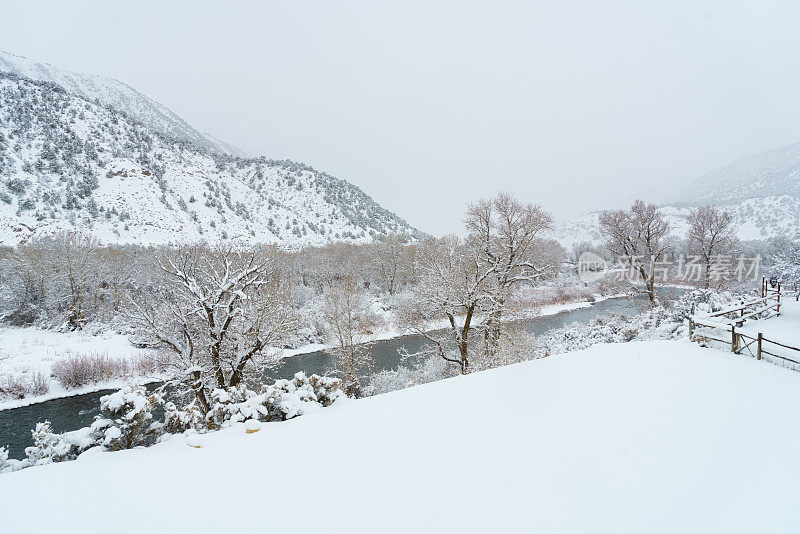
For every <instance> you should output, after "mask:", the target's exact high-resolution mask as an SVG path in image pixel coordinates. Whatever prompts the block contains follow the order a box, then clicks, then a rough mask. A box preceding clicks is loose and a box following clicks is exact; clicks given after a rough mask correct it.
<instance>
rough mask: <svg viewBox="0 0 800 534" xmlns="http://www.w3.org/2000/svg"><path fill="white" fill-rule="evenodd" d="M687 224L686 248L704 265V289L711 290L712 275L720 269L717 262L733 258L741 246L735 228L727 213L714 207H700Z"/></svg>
mask: <svg viewBox="0 0 800 534" xmlns="http://www.w3.org/2000/svg"><path fill="white" fill-rule="evenodd" d="M686 222H688V223H689V231H688V233H687V234H686V245H687V247H686V248H687V250H688V251H689V253H690V254H693V255H696V256H698V257H699V258H700V261H702V264H703V267H704V276H703V287H705V288H708V287H709V283H710V281H711V279H712V276H713V274H712V273H713V272H714V270H715V269H719V268H720V265H721V262H719V260H718V259H717V258H719V257H721V256H724V255H730V254H733V252H734V251H735V250H736V247H737V245H738V239H737V238H736V225H735V224H734V221H733V217H732V216H731V215H730V214H729V213H728V212H725V211H722V210H720V209H717V208H715V207H714V206H700V207H698V208H695V209H693V210H692V211H691V212H690V213H689V216H688V217H687V218H686ZM715 263H716V264H717V265H715Z"/></svg>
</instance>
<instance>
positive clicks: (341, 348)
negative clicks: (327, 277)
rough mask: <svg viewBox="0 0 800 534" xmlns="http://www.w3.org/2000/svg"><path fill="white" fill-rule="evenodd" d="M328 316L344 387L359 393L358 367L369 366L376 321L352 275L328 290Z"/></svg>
mask: <svg viewBox="0 0 800 534" xmlns="http://www.w3.org/2000/svg"><path fill="white" fill-rule="evenodd" d="M325 320H326V322H327V325H328V330H329V332H330V335H331V338H332V341H333V344H332V347H331V348H330V350H331V352H333V354H334V356H335V357H336V360H337V363H338V367H339V371H341V373H342V388H343V389H344V392H345V394H347V395H348V396H350V397H356V398H357V397H360V396H361V386H360V384H359V370H363V369H369V367H370V359H369V349H370V343H368V334H369V333H370V332H371V330H372V327H373V324H374V321H373V320H372V317H371V314H370V312H369V309H368V308H367V306H366V305H365V303H364V294H363V292H362V291H361V290H360V289H359V287H358V283H357V282H356V281H355V279H354V278H353V277H345V278H343V279H342V280H340V281H339V282H337V283H336V284H335V285H334V286H333V287H332V288H330V289H329V290H328V291H327V292H326V293H325Z"/></svg>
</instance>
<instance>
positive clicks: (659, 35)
mask: <svg viewBox="0 0 800 534" xmlns="http://www.w3.org/2000/svg"><path fill="white" fill-rule="evenodd" d="M567 4H569V5H567ZM798 28H800V2H798V1H788V2H773V1H769V2H767V1H757V2H756V1H754V2H736V1H728V2H703V1H691V2H684V1H676V0H671V1H669V2H646V1H643V0H640V1H631V2H600V1H595V2H589V1H583V2H536V1H530V2H488V1H487V2H484V3H473V2H466V1H460V2H432V1H425V2H411V1H403V2H388V1H380V2H376V1H351V2H337V1H330V0H327V1H319V2H302V1H298V0H292V1H282V2H251V3H249V2H247V3H246V2H220V1H216V2H209V3H199V2H191V3H190V2H185V3H179V2H149V1H142V0H136V1H133V2H125V3H117V2H115V3H111V2H34V1H26V2H22V1H19V2H10V1H8V0H0V49H2V50H5V51H8V52H12V53H16V54H20V55H23V56H26V57H29V58H31V59H36V60H39V61H45V62H49V63H52V64H54V65H56V66H59V67H62V68H65V69H67V70H75V71H80V72H87V73H93V74H102V75H107V76H111V77H113V78H117V79H119V80H121V81H123V82H126V83H128V84H129V85H132V86H133V87H135V88H137V89H139V90H141V91H142V92H144V93H145V94H147V95H148V96H150V97H152V98H154V99H155V100H158V101H160V102H161V103H163V104H165V105H166V106H167V107H169V108H171V109H172V110H173V111H175V112H176V113H178V115H180V116H182V117H183V118H184V119H186V120H187V121H188V122H189V123H190V124H192V125H193V126H195V127H196V128H198V129H200V130H204V131H208V132H210V133H212V134H214V135H215V136H217V137H219V138H221V139H223V140H225V141H227V142H229V143H232V144H234V145H236V146H239V147H240V148H242V149H244V150H246V151H248V152H250V153H252V154H264V155H267V156H269V157H273V158H284V157H285V158H290V159H293V160H297V161H303V162H306V163H309V164H311V165H313V166H314V167H316V168H318V169H320V170H324V171H327V172H329V173H331V174H333V175H335V176H339V177H341V178H345V179H347V180H349V181H351V182H353V183H355V184H357V185H359V186H360V187H362V188H363V189H364V190H365V191H366V192H367V193H368V194H369V195H371V196H372V197H373V198H375V199H376V200H377V201H378V202H379V203H381V204H382V205H384V206H385V207H387V208H389V209H391V210H393V211H395V212H396V213H398V214H399V215H400V216H402V217H404V218H405V219H407V220H408V221H409V222H410V223H412V224H414V225H416V226H418V227H419V228H420V229H422V230H425V231H428V232H430V233H434V234H441V233H445V232H450V231H458V230H460V228H461V218H462V213H463V211H464V207H465V205H466V203H467V202H470V201H473V200H476V199H477V198H480V197H484V196H489V195H492V194H494V193H496V192H497V191H499V190H507V191H511V192H514V193H516V194H517V195H518V196H519V197H520V198H522V199H524V200H526V201H533V202H539V203H541V204H542V205H543V206H544V207H545V208H547V209H549V210H550V211H552V212H553V213H554V214H555V215H556V216H557V217H559V218H567V217H573V216H577V215H580V214H581V213H583V212H585V211H589V210H593V209H601V208H609V207H618V206H621V205H624V204H626V203H629V202H630V201H632V200H633V199H634V198H636V197H642V198H645V199H647V200H652V201H659V200H662V199H666V198H667V197H668V196H670V195H672V196H679V193H678V191H677V188H676V186H675V185H674V183H675V182H676V181H679V182H681V183H683V182H685V181H686V180H688V179H690V178H692V177H695V176H698V175H700V174H702V173H704V172H706V171H708V170H710V169H711V168H713V167H715V166H717V165H720V164H724V163H727V162H729V161H730V160H733V159H736V158H738V157H740V156H743V155H746V154H748V153H753V152H760V151H762V150H766V149H769V148H774V147H777V146H781V145H785V144H789V143H793V142H797V141H800V132H799V129H800V30H798ZM670 184H672V185H670Z"/></svg>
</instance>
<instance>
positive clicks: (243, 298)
mask: <svg viewBox="0 0 800 534" xmlns="http://www.w3.org/2000/svg"><path fill="white" fill-rule="evenodd" d="M275 265H276V262H275V260H274V254H271V253H269V252H268V251H267V252H265V251H252V252H242V251H238V250H234V249H231V248H224V249H214V250H209V249H205V248H201V247H191V248H185V249H181V250H178V251H169V252H167V253H165V255H164V257H163V258H162V259H161V261H160V263H159V271H160V273H161V276H162V278H161V284H162V288H163V293H162V294H159V295H149V296H148V295H145V296H143V297H141V298H140V299H137V298H132V299H131V303H132V308H133V309H132V312H131V317H132V318H133V319H134V320H135V321H136V322H137V324H138V325H139V326H140V328H141V332H142V334H144V335H145V336H148V337H149V338H150V339H151V340H152V341H153V343H154V344H156V345H158V346H160V347H163V348H166V349H168V350H169V351H171V352H172V355H173V359H172V362H171V363H172V364H173V365H174V366H175V367H176V370H177V379H178V380H183V381H185V382H186V383H188V384H189V385H190V387H191V389H192V391H193V392H194V394H195V396H196V397H197V400H198V402H199V403H200V408H201V409H202V410H203V411H204V412H206V411H208V410H209V409H210V408H211V404H210V400H209V399H208V393H209V391H210V390H211V389H214V388H229V387H236V386H238V385H239V384H240V383H241V382H242V381H243V380H244V378H245V374H246V372H247V371H248V368H249V366H251V365H252V364H253V362H254V361H256V360H257V359H258V358H261V357H265V354H264V353H263V352H262V351H264V349H267V348H268V347H270V346H271V345H273V344H278V343H281V342H283V341H284V340H285V339H286V338H287V337H288V336H289V335H290V334H291V333H292V332H293V330H294V329H295V325H296V316H295V313H294V309H293V307H292V302H291V298H290V297H291V292H290V290H289V286H288V284H287V280H285V279H284V278H283V277H282V276H281V273H280V272H279V271H278V270H277V269H276V267H275Z"/></svg>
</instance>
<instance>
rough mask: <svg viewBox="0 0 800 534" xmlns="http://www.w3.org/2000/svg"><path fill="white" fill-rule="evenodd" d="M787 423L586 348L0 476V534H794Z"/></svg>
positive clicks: (757, 390)
mask: <svg viewBox="0 0 800 534" xmlns="http://www.w3.org/2000/svg"><path fill="white" fill-rule="evenodd" d="M765 407H768V409H765ZM798 413H800V375H798V374H797V373H795V372H792V371H788V370H786V369H782V368H780V367H777V366H773V365H769V364H766V363H764V362H757V361H755V360H753V359H751V358H748V357H744V356H735V355H732V354H730V353H729V352H723V351H717V350H714V349H704V348H701V347H699V346H697V345H695V344H692V343H689V342H687V341H650V342H634V343H628V344H608V345H597V346H594V347H592V348H590V349H587V350H583V351H579V352H573V353H569V354H564V355H560V356H553V357H550V358H546V359H541V360H534V361H530V362H526V363H522V364H518V365H513V366H508V367H504V368H499V369H494V370H491V371H486V372H482V373H476V374H473V375H469V376H465V377H458V378H454V379H450V380H445V381H441V382H436V383H432V384H428V385H424V386H419V387H415V388H411V389H407V390H402V391H397V392H394V393H390V394H386V395H381V396H378V397H372V398H367V399H363V400H358V401H349V400H345V401H343V402H337V403H336V404H335V405H334V406H332V407H331V408H328V409H325V410H323V411H321V412H319V413H316V414H310V415H307V416H304V417H302V418H299V419H296V420H292V421H289V422H286V423H274V424H273V423H269V424H264V425H261V429H260V431H259V432H257V433H252V434H247V433H246V431H245V425H243V424H238V425H235V426H233V427H231V428H229V429H227V430H223V431H220V432H215V433H211V434H206V435H203V436H200V438H199V439H198V440H197V443H195V442H194V440H195V438H192V445H197V444H199V445H200V448H194V447H189V446H187V440H186V439H185V438H184V437H183V436H174V437H172V438H171V439H170V440H168V441H167V442H165V443H162V444H159V445H156V446H154V447H151V448H148V449H136V450H130V451H124V452H118V453H103V452H99V451H90V452H88V453H86V454H84V455H83V456H81V457H80V458H79V459H78V460H77V461H74V462H66V463H60V464H52V465H48V466H44V467H35V468H31V469H26V470H23V471H19V472H16V473H10V474H5V475H2V476H0V503H2V509H3V510H4V513H3V514H2V530H3V531H4V532H29V531H32V530H34V529H38V530H42V531H47V530H53V531H56V530H57V531H58V532H64V533H71V532H76V533H77V532H80V533H83V532H87V531H93V532H105V531H109V532H110V531H113V532H118V533H121V532H141V531H142V530H146V529H153V530H157V531H159V532H193V533H202V532H256V531H262V530H265V529H269V530H276V531H281V530H289V529H292V530H294V529H297V528H303V529H310V530H324V531H328V532H343V531H347V532H376V531H377V532H462V533H463V532H516V531H524V532H724V533H732V532H748V533H750V532H797V531H798V526H800V508H798V507H797V506H796V502H795V501H796V491H795V488H797V481H798V480H800V456H798V455H797V454H796V451H795V450H794V446H793V445H794V444H795V443H797V441H798V439H800V430H798V427H797V425H796V424H795V422H796V419H797V414H798ZM43 488H46V491H43ZM43 512H45V513H43ZM298 525H301V526H300V527H298Z"/></svg>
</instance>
